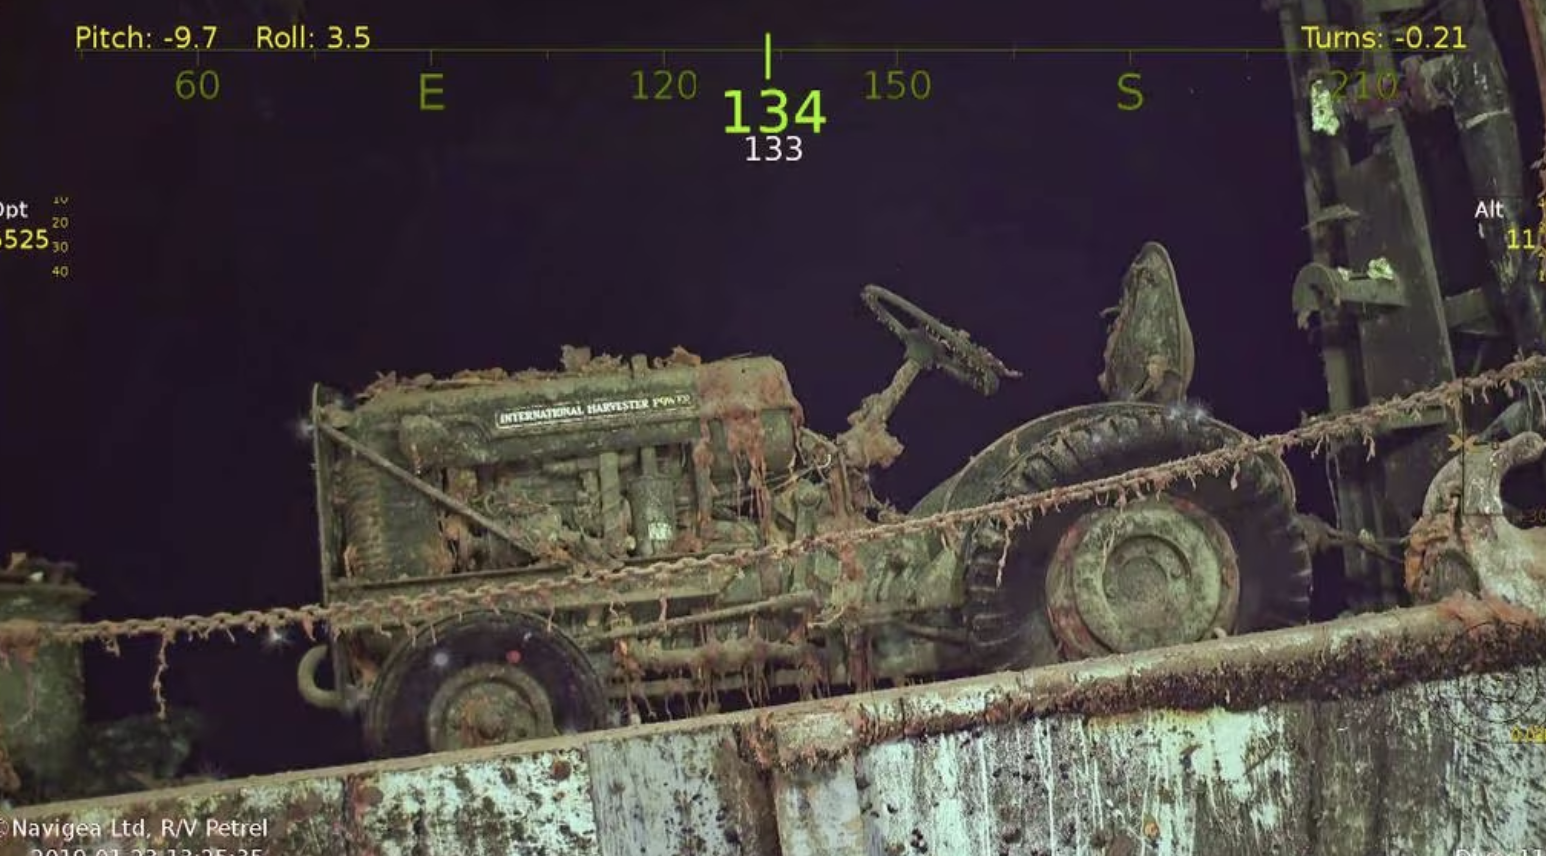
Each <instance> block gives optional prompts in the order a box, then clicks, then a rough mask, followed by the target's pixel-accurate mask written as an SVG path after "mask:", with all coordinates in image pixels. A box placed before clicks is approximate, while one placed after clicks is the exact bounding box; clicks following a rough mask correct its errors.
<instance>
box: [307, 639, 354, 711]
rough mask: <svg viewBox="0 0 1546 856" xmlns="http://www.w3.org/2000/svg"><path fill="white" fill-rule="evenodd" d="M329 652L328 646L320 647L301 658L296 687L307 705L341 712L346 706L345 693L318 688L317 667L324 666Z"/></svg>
mask: <svg viewBox="0 0 1546 856" xmlns="http://www.w3.org/2000/svg"><path fill="white" fill-rule="evenodd" d="M327 652H328V646H326V645H318V646H316V647H315V648H312V649H311V650H310V651H307V652H306V654H305V656H303V657H301V663H300V665H299V666H297V667H296V670H295V686H296V688H297V689H299V690H300V691H301V698H303V699H305V700H306V703H307V704H310V705H313V706H315V707H320V708H323V709H324V710H340V709H342V708H343V706H344V697H343V693H341V692H339V691H338V690H325V689H323V688H321V687H319V686H317V667H318V666H320V665H321V664H322V658H323V657H325V656H327Z"/></svg>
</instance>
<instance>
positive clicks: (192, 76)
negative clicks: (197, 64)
mask: <svg viewBox="0 0 1546 856" xmlns="http://www.w3.org/2000/svg"><path fill="white" fill-rule="evenodd" d="M172 88H173V91H174V92H176V93H177V100H178V101H192V100H193V99H195V98H197V99H199V100H201V101H213V100H215V99H216V98H218V97H220V72H218V71H215V70H214V69H212V68H206V69H203V70H197V69H192V68H190V69H186V70H184V71H179V72H177V78H176V80H175V81H174V82H173V84H172Z"/></svg>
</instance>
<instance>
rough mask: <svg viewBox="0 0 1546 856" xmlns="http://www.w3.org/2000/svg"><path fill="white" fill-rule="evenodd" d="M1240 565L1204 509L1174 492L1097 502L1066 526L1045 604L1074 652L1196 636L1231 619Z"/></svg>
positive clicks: (1094, 653) (1229, 624) (1088, 653)
mask: <svg viewBox="0 0 1546 856" xmlns="http://www.w3.org/2000/svg"><path fill="white" fill-rule="evenodd" d="M1239 599H1240V569H1239V562H1238V560H1237V559H1236V557H1235V549H1234V545H1233V544H1232V543H1231V541H1230V539H1229V535H1228V534H1227V533H1226V532H1225V531H1224V528H1223V527H1222V526H1220V525H1219V523H1218V521H1216V520H1214V519H1213V517H1212V516H1210V515H1209V514H1208V513H1207V512H1205V511H1203V510H1202V509H1200V508H1198V507H1197V506H1196V505H1194V504H1192V503H1190V502H1187V501H1186V500H1183V499H1179V498H1177V497H1169V496H1165V497H1157V498H1153V499H1145V500H1140V501H1138V502H1134V503H1129V504H1128V505H1126V506H1123V507H1121V508H1098V509H1095V510H1093V511H1091V512H1090V513H1088V514H1086V515H1084V516H1083V517H1081V518H1079V520H1078V521H1076V522H1075V523H1074V525H1073V526H1070V527H1069V529H1068V531H1067V532H1066V533H1064V535H1063V538H1062V540H1061V541H1060V542H1059V543H1058V547H1057V551H1056V552H1055V553H1054V554H1053V557H1052V564H1051V567H1049V568H1048V572H1047V611H1048V617H1049V619H1050V621H1051V624H1052V627H1053V631H1054V632H1055V633H1056V635H1057V637H1058V640H1059V641H1060V642H1061V643H1062V644H1063V646H1064V647H1065V649H1067V651H1068V653H1069V654H1070V655H1073V656H1075V657H1098V656H1102V655H1104V654H1110V653H1127V652H1132V651H1143V650H1148V649H1151V648H1160V647H1164V646H1167V645H1180V644H1184V643H1187V642H1195V641H1197V640H1199V639H1203V638H1205V637H1207V636H1209V635H1211V634H1212V633H1213V632H1214V630H1215V629H1220V630H1226V631H1227V630H1231V629H1233V627H1234V620H1235V612H1236V607H1237V606H1238V604H1239Z"/></svg>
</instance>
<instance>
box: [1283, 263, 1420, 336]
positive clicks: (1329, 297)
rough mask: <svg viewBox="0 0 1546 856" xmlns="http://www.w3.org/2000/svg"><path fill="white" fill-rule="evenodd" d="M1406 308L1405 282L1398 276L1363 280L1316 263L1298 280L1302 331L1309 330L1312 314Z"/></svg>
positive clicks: (1296, 306) (1297, 301)
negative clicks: (1347, 309) (1402, 285)
mask: <svg viewBox="0 0 1546 856" xmlns="http://www.w3.org/2000/svg"><path fill="white" fill-rule="evenodd" d="M1406 305H1407V302H1406V297H1405V296H1404V293H1403V291H1402V288H1401V282H1400V281H1399V280H1398V279H1397V278H1396V275H1395V274H1394V273H1392V274H1391V275H1390V276H1385V277H1373V276H1359V275H1357V274H1355V273H1353V272H1352V271H1350V270H1347V269H1345V268H1335V267H1332V266H1330V265H1323V264H1320V263H1319V262H1312V263H1310V264H1307V265H1305V266H1304V267H1302V268H1300V269H1299V275H1298V276H1297V277H1295V278H1294V315H1295V316H1296V317H1297V318H1298V319H1299V327H1300V328H1301V329H1305V328H1308V327H1309V323H1310V316H1311V315H1312V314H1315V313H1320V314H1321V315H1323V316H1324V315H1327V314H1330V312H1331V311H1334V310H1336V309H1340V308H1342V307H1343V306H1352V307H1355V308H1362V307H1384V308H1389V309H1399V308H1401V307H1403V306H1406Z"/></svg>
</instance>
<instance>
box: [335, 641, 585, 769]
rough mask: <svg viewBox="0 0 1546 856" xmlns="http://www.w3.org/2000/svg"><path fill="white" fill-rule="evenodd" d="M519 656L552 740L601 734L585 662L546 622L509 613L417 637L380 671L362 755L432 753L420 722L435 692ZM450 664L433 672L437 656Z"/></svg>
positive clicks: (372, 694) (368, 712) (367, 711)
mask: <svg viewBox="0 0 1546 856" xmlns="http://www.w3.org/2000/svg"><path fill="white" fill-rule="evenodd" d="M510 651H520V652H521V665H522V666H523V667H524V668H525V669H526V670H527V672H528V674H530V675H531V676H532V677H533V678H535V679H536V681H537V682H538V683H539V684H541V685H542V688H543V689H544V690H546V691H547V693H548V696H549V698H550V700H551V701H552V704H553V718H554V724H555V725H557V727H558V730H559V733H560V734H574V733H579V732H584V731H594V730H596V729H599V728H604V727H606V724H607V711H608V707H607V695H606V690H605V688H604V687H603V685H602V683H601V680H600V679H599V678H598V677H597V674H596V670H595V668H594V667H593V666H592V665H591V662H590V660H589V658H587V657H586V656H585V653H584V652H583V651H581V650H580V648H579V647H578V646H576V645H575V644H574V642H573V641H571V640H570V639H569V637H568V636H566V635H564V634H563V632H562V631H560V630H558V629H557V628H550V626H549V624H548V622H547V621H544V620H543V619H541V618H537V617H536V616H532V615H527V614H525V613H517V612H498V613H496V612H478V613H468V614H466V615H464V616H462V617H461V618H455V619H449V620H447V621H445V622H442V623H441V624H440V625H437V626H436V627H435V628H434V631H433V635H431V632H430V631H428V630H420V631H419V633H418V635H417V637H416V640H415V641H405V642H404V643H403V644H401V645H400V646H399V647H398V648H397V649H396V650H394V651H393V652H392V654H391V655H390V656H389V657H387V660H386V662H385V663H384V664H383V665H382V668H381V672H380V674H379V675H377V677H376V680H375V682H374V684H373V685H372V687H371V691H370V700H369V702H368V703H367V706H366V709H365V717H364V720H365V721H364V727H365V744H366V748H367V751H369V752H370V754H371V755H372V756H373V757H377V758H398V757H405V756H410V755H423V754H427V753H429V752H432V751H433V749H432V747H431V746H430V742H429V737H428V735H427V734H426V733H425V716H426V713H427V711H428V708H429V703H430V700H431V699H432V698H434V695H435V692H436V691H437V690H438V689H439V688H440V686H441V685H442V684H443V683H444V682H445V681H446V680H447V679H448V678H450V677H451V676H452V675H454V674H456V673H457V672H459V671H460V670H462V669H463V668H466V667H467V666H471V665H476V664H481V663H497V662H505V659H506V657H507V654H508V652H510ZM442 653H444V654H449V655H450V660H449V661H447V662H445V663H442V664H438V665H437V664H436V663H435V661H434V658H435V657H436V655H437V654H442Z"/></svg>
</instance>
